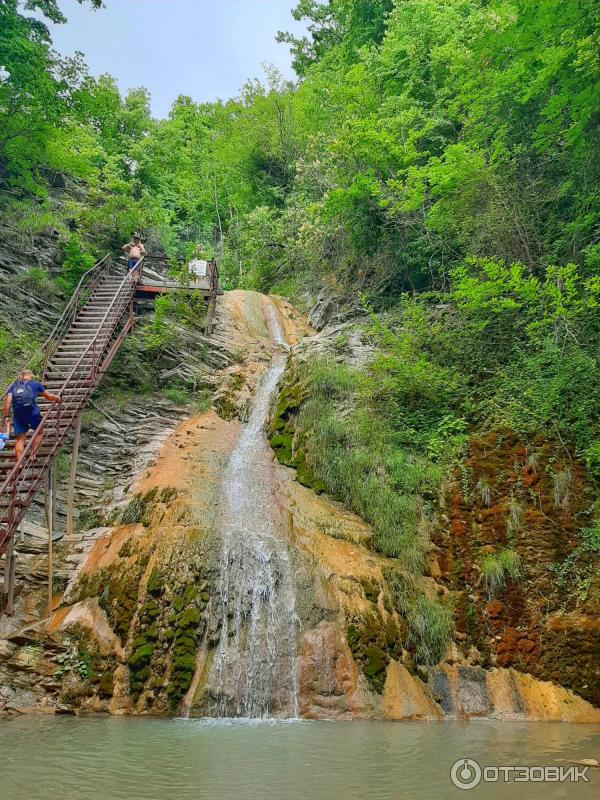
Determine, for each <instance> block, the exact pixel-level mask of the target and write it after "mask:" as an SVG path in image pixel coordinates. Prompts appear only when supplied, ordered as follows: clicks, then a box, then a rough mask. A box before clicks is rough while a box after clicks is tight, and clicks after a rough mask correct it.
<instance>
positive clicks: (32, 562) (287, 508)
mask: <svg viewBox="0 0 600 800" xmlns="http://www.w3.org/2000/svg"><path fill="white" fill-rule="evenodd" d="M270 314H273V315H274V316H275V317H276V321H277V324H278V325H279V326H280V329H281V330H282V331H283V334H284V337H285V339H286V341H287V343H288V345H290V346H291V347H292V351H291V354H290V355H289V361H288V370H293V364H294V361H295V359H298V358H300V359H302V358H306V357H307V354H308V353H309V351H310V350H311V349H312V350H319V349H320V348H321V349H323V348H327V347H328V346H329V345H328V342H334V341H335V340H336V339H337V338H338V337H339V330H338V329H337V328H335V327H333V328H330V329H329V330H327V329H326V330H325V331H324V332H323V334H321V335H320V336H319V337H316V338H315V337H311V336H310V335H311V334H312V333H313V331H312V330H311V328H310V326H309V325H308V323H307V322H306V321H305V320H304V319H303V318H302V317H301V316H300V315H299V314H298V313H297V312H295V310H294V309H293V308H292V307H291V306H290V305H289V304H287V303H286V302H284V301H282V300H279V299H277V298H274V299H272V300H268V299H267V298H264V297H263V296H261V295H258V294H256V293H253V292H230V293H227V294H226V295H225V296H224V297H223V298H222V299H221V300H220V301H219V308H218V313H217V318H216V324H215V332H214V334H213V336H212V337H211V338H210V340H207V341H205V342H203V345H205V346H206V348H207V351H208V353H209V354H210V355H209V356H208V358H212V366H211V370H212V378H211V380H212V382H213V388H214V397H213V408H212V409H211V410H209V411H207V412H205V413H201V414H192V415H189V414H185V412H184V410H183V409H176V408H174V407H173V406H172V404H168V403H165V404H161V403H155V402H152V403H150V404H148V406H147V407H144V408H143V409H141V411H140V409H135V410H134V409H132V408H125V409H123V410H121V411H119V412H116V413H115V415H114V419H113V421H112V422H111V421H110V420H107V419H105V418H104V419H100V420H96V421H95V422H94V427H93V428H92V429H90V430H89V431H88V434H87V438H86V443H85V447H84V451H83V458H82V460H81V466H80V470H79V473H78V499H79V504H80V507H81V512H82V513H81V514H80V525H79V530H78V532H77V533H76V534H75V535H74V536H72V537H70V538H67V537H64V538H63V539H62V540H61V542H60V543H58V544H57V550H58V575H59V578H60V585H58V586H57V597H56V608H55V611H54V613H53V615H52V617H51V618H50V619H49V620H45V621H43V622H42V623H41V624H39V623H38V622H37V620H39V619H40V618H41V617H43V616H44V613H43V607H44V597H45V589H44V586H43V579H44V578H45V573H44V569H45V561H44V555H43V552H42V547H41V546H39V545H38V546H37V547H36V546H35V543H34V542H33V540H32V539H31V537H26V540H25V542H23V543H22V545H20V562H19V563H20V576H19V577H20V580H21V586H22V589H21V592H20V595H19V598H18V603H17V613H16V615H15V616H14V617H13V618H11V619H8V618H3V619H2V621H1V623H0V625H1V627H0V637H1V638H0V684H1V685H2V688H1V689H0V709H2V710H4V712H5V713H18V712H23V713H24V712H27V711H48V712H56V711H63V712H67V711H77V712H81V711H109V712H111V713H114V714H130V713H137V714H158V715H174V714H181V713H184V714H189V715H191V716H195V715H205V714H208V713H211V712H212V711H213V710H214V708H215V707H217V708H218V707H220V706H219V705H218V704H219V703H222V702H225V707H226V708H229V707H230V706H229V705H228V703H229V700H232V699H235V697H234V696H235V693H236V688H235V687H233V688H228V689H223V687H221V686H219V680H218V678H216V677H215V675H216V674H218V673H216V672H215V664H216V663H217V662H218V660H219V658H221V659H223V656H222V653H223V652H224V648H228V647H229V643H230V640H237V639H239V642H238V644H237V650H235V648H234V650H235V652H238V651H239V652H240V653H245V656H244V657H245V658H248V657H249V656H248V648H247V647H246V645H247V643H248V642H253V641H256V646H257V647H258V648H259V650H260V649H261V648H263V646H264V653H265V654H266V655H265V656H264V658H271V655H270V654H272V653H273V652H274V653H275V655H274V656H272V657H273V659H274V662H273V663H275V666H277V664H276V662H278V660H281V659H282V658H289V657H290V651H289V648H292V647H293V650H294V652H293V675H294V696H293V700H292V701H289V702H293V705H294V707H293V708H291V707H290V706H289V702H288V700H289V698H287V699H284V701H282V700H281V698H280V696H279V694H280V693H278V692H279V689H280V688H281V687H280V686H278V685H277V683H278V681H279V679H277V680H274V681H273V682H272V684H269V686H267V688H266V689H265V688H264V687H262V688H261V691H263V690H264V691H265V692H266V694H265V697H266V702H267V707H268V710H269V711H270V712H271V713H282V714H289V713H291V712H293V713H294V714H297V715H298V716H301V717H305V718H311V719H314V718H318V719H353V718H387V719H442V718H445V717H471V716H489V717H496V718H502V719H545V720H569V721H578V722H586V721H595V722H598V721H600V711H598V710H597V709H595V708H594V707H593V706H592V705H591V704H590V703H588V702H586V701H585V700H584V699H582V697H579V696H577V695H576V694H574V692H573V691H571V690H569V689H566V688H562V687H561V686H560V685H558V683H553V682H551V681H548V680H540V679H538V678H535V677H533V676H532V675H530V674H526V673H527V672H535V671H536V670H535V668H534V665H533V662H532V661H530V662H527V663H526V662H524V661H523V662H519V663H513V662H512V661H511V660H510V659H509V660H505V661H501V660H499V659H498V658H495V659H492V658H491V656H490V654H491V652H492V648H491V647H490V645H489V641H490V640H489V637H488V638H486V637H485V635H484V634H481V635H480V637H479V638H476V637H475V636H473V635H471V634H470V633H465V626H464V622H463V620H464V616H463V615H462V614H460V613H459V615H458V623H457V630H456V631H455V634H456V635H455V637H454V641H453V642H452V643H451V645H450V646H449V647H448V651H447V653H446V654H445V656H444V658H443V660H442V662H441V663H440V664H438V665H436V666H433V667H425V666H422V665H421V666H419V665H415V662H414V659H413V658H412V656H411V654H410V653H409V652H408V651H407V650H406V649H405V646H404V645H405V637H406V629H405V621H404V619H403V618H402V615H401V614H400V613H399V612H398V610H397V607H396V604H395V601H394V586H393V581H394V576H397V575H398V573H399V567H398V565H397V563H396V562H395V560H394V559H390V558H386V557H385V556H383V555H381V554H379V553H377V552H375V551H374V549H373V547H372V537H373V531H372V530H371V528H370V526H369V525H367V524H366V523H365V522H364V521H363V520H362V519H361V518H359V517H358V516H356V515H355V514H353V513H351V512H350V511H349V510H348V509H347V508H345V507H344V506H343V505H342V504H341V503H340V502H338V501H336V500H335V499H333V498H331V497H330V496H328V495H327V494H326V493H324V492H323V491H322V489H323V487H320V486H314V485H311V482H310V480H308V479H307V475H305V474H304V473H303V465H302V463H298V464H296V467H288V466H284V465H283V464H279V463H277V461H276V460H275V458H274V457H273V456H272V455H268V454H266V453H267V451H260V454H259V456H258V457H257V460H256V462H255V464H254V468H253V473H254V475H253V478H254V479H255V481H256V485H257V487H258V491H259V494H258V495H257V496H258V497H262V498H268V501H265V502H268V505H269V513H272V514H274V515H276V518H277V520H278V522H277V530H276V532H275V534H273V535H274V536H275V538H277V545H276V548H275V545H273V549H270V550H269V552H268V554H267V555H268V558H267V560H266V562H265V564H270V568H273V569H274V572H273V576H274V577H273V583H272V585H270V586H268V587H266V588H264V591H263V592H262V596H261V597H260V598H259V600H257V601H256V603H254V605H253V604H252V602H251V601H249V600H247V599H245V597H244V596H240V599H239V603H240V614H239V618H238V619H237V620H236V611H235V608H233V607H232V606H231V605H227V604H226V603H224V601H223V592H224V589H223V571H224V569H223V564H224V563H227V564H230V565H231V568H232V569H233V568H234V566H235V564H234V561H232V560H231V559H232V558H234V556H233V555H230V559H229V561H225V562H224V560H223V527H222V520H220V518H219V515H220V513H221V507H222V503H223V491H224V486H223V481H224V476H225V475H227V474H228V473H227V467H228V465H229V464H230V463H231V459H232V454H234V453H236V452H237V450H236V448H238V447H239V442H240V436H241V434H242V431H243V429H244V428H243V426H244V423H245V421H246V420H247V419H248V417H249V415H250V416H252V402H253V397H255V395H256V391H257V387H258V385H259V384H260V382H261V380H262V378H263V377H264V376H265V375H266V374H267V372H268V370H269V368H270V365H271V363H272V360H273V359H274V358H281V357H282V355H283V356H284V357H285V356H286V353H285V350H284V349H283V348H282V347H281V346H280V345H278V344H277V343H275V342H274V341H273V338H272V335H271V331H270V324H271V323H270V320H269V315H270ZM352 335H353V334H352V333H351V332H350V334H349V337H350V339H351V337H352ZM361 348H363V345H362V343H361V340H360V337H357V338H356V342H355V346H353V347H350V348H349V352H350V357H351V358H353V359H355V361H356V363H359V362H360V360H361V358H364V357H365V355H366V354H365V353H364V352H361ZM206 358H207V357H205V360H204V362H203V363H206ZM207 369H208V367H207ZM284 387H285V383H284ZM280 402H281V398H280ZM278 410H279V413H281V412H282V410H283V409H282V408H279V409H277V408H274V417H273V419H274V420H275V421H276V420H277V418H278V417H277V414H278ZM136 415H137V418H136V419H135V420H134V419H133V417H134V416H136ZM120 426H122V427H124V428H126V431H122V430H121V429H120ZM275 445H276V446H279V447H282V446H283V443H282V442H278V441H276V442H275ZM265 446H266V445H265ZM229 474H231V473H229ZM122 475H126V476H127V478H126V480H123V479H122V477H121V476H122ZM107 478H108V480H107ZM315 490H316V491H315ZM100 498H101V500H100ZM451 508H452V509H454V512H453V513H454V516H453V517H452V519H450V516H449V517H448V520H449V522H448V525H445V523H444V520H443V518H442V517H440V527H439V530H440V533H439V535H438V534H436V538H435V542H434V544H433V545H432V550H431V558H430V559H429V561H428V563H429V575H428V576H427V577H425V578H424V579H423V585H422V587H421V588H422V589H423V591H424V592H426V593H428V594H429V595H430V596H431V597H433V598H435V597H436V596H446V595H448V594H452V593H454V594H456V595H457V596H458V597H459V599H460V598H461V597H462V596H463V594H461V591H462V589H461V586H460V580H459V578H457V579H456V581H457V582H456V583H455V582H453V580H451V577H450V576H454V575H457V574H459V573H458V572H457V569H456V567H454V568H452V567H451V566H450V564H451V563H452V562H451V559H452V558H455V559H456V558H457V555H456V554H457V552H458V551H457V548H458V547H459V546H461V543H462V541H463V540H461V539H460V538H459V539H457V540H452V541H453V542H454V544H453V543H452V542H451V543H449V542H448V541H447V540H445V539H444V536H450V535H451V534H452V530H453V528H452V527H451V524H452V525H454V528H456V523H455V522H454V520H455V518H457V519H458V518H460V519H461V520H462V519H463V517H464V516H465V514H466V512H467V509H466V504H465V502H464V500H462V499H461V500H460V502H459V501H458V500H456V501H455V504H454V505H453V506H451ZM90 510H93V512H94V515H95V516H94V517H91V516H89V512H90ZM262 510H264V509H262ZM262 510H261V511H262ZM257 513H258V512H257ZM241 518H243V519H246V520H247V517H243V515H241ZM89 520H92V521H93V522H95V523H98V522H102V523H103V524H102V525H98V524H95V525H94V526H90V525H89V524H86V523H88V521H89ZM465 524H466V523H465ZM238 533H239V537H240V541H241V542H242V543H243V540H244V537H248V538H250V537H251V536H254V535H255V532H254V531H253V530H250V529H249V528H247V529H245V528H244V526H243V525H240V527H239V531H238ZM27 551H29V552H27ZM275 552H277V553H278V554H279V556H278V558H280V559H281V558H282V557H283V556H285V559H289V564H290V574H291V575H292V579H293V586H291V587H289V591H291V592H292V593H293V600H294V602H293V608H291V609H290V614H289V618H287V619H284V620H280V627H279V628H277V629H276V628H273V627H269V620H268V619H265V627H264V631H265V633H264V636H265V637H267V639H268V632H269V630H278V631H279V632H278V634H277V636H278V639H279V640H280V639H281V637H282V636H283V635H284V633H283V632H282V631H284V630H285V631H286V632H287V633H286V634H285V635H286V637H287V635H288V633H289V639H290V645H289V647H288V648H287V649H286V651H285V653H282V655H278V652H279V651H277V650H276V649H275V650H270V649H269V648H270V647H271V648H272V647H275V644H274V643H271V644H269V642H268V641H266V640H265V641H264V642H263V641H262V640H261V636H262V635H263V634H261V633H260V631H261V630H262V628H260V620H255V621H253V615H252V609H261V611H260V612H257V613H260V614H263V613H264V614H265V615H266V617H268V610H269V608H273V609H277V608H278V606H277V603H276V602H275V601H274V602H273V604H272V605H269V602H268V601H269V597H270V595H269V592H271V593H273V596H274V595H275V593H276V592H277V591H280V590H281V585H282V582H283V581H284V580H285V574H284V567H283V566H282V565H281V564H280V565H279V566H277V565H275V567H273V558H274V556H273V555H272V554H273V553H275ZM282 554H283V556H282ZM454 563H455V562H454ZM460 574H462V573H460ZM278 587H279V588H278ZM250 590H251V587H249V588H248V590H247V591H250ZM261 591H262V590H261ZM259 594H260V592H259ZM267 595H269V596H267ZM246 602H248V603H249V605H248V606H247V608H248V609H249V611H248V612H247V613H246V612H245V611H244V608H246V605H245V604H246ZM481 602H482V603H483V601H481ZM459 608H460V605H459ZM492 611H493V609H489V608H486V610H485V613H486V614H488V615H489V616H490V618H491V617H492ZM278 613H281V611H279V612H278ZM505 613H508V612H504V609H503V608H500V609H498V610H497V614H496V617H495V618H496V619H499V620H504V616H503V615H504V614H505ZM254 623H256V630H257V631H259V633H258V634H257V636H256V638H255V639H253V638H252V637H253V633H252V630H253V628H252V626H253V624H254ZM509 623H510V619H507V621H506V623H504V625H505V627H506V626H508V625H509ZM512 624H513V625H514V621H513V623H512ZM505 627H504V628H502V631H504V630H505ZM495 630H496V629H495ZM497 630H499V631H500V627H498V628H497ZM224 631H226V634H225V635H224ZM500 635H502V634H500ZM498 641H501V640H498ZM234 643H235V641H234ZM498 650H500V651H501V652H502V648H500V647H499V646H498V645H495V652H496V653H497V652H498ZM261 653H262V650H261ZM261 653H259V654H258V656H257V659H256V660H255V661H253V662H252V663H256V664H259V665H260V663H261V660H260V659H261V658H262V657H263V656H261ZM255 655H256V654H255ZM253 657H254V656H253ZM240 663H241V662H240ZM595 663H597V662H595ZM528 664H529V665H531V668H530V669H527V665H528ZM282 674H283V673H282ZM561 674H562V673H561ZM238 677H239V680H242V675H241V674H240V675H239V676H238ZM542 677H549V678H554V677H555V675H552V674H545V675H543V676H542ZM281 680H283V679H281ZM576 688H578V687H576ZM257 691H258V689H257ZM227 692H229V694H230V695H231V697H229V700H228V699H227V697H225V701H224V700H223V696H224V693H225V694H227ZM238 701H239V698H238ZM286 704H287V705H286ZM278 709H281V712H279V711H278Z"/></svg>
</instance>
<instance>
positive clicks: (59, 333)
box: [41, 253, 114, 380]
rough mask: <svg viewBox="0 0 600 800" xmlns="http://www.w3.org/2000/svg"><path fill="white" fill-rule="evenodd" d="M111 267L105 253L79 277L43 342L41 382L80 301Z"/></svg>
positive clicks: (78, 308)
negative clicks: (69, 297)
mask: <svg viewBox="0 0 600 800" xmlns="http://www.w3.org/2000/svg"><path fill="white" fill-rule="evenodd" d="M113 266H114V265H113V261H112V257H111V255H110V253H107V254H106V255H105V256H104V258H101V259H100V261H97V262H96V263H95V264H94V266H93V267H90V269H88V271H87V272H85V273H84V274H83V275H82V276H81V279H80V280H79V283H78V284H77V286H76V288H75V291H74V292H73V294H72V295H71V299H70V300H69V302H68V303H67V305H66V306H65V308H64V310H63V312H62V314H61V315H60V317H59V318H58V320H57V321H56V325H55V326H54V328H53V329H52V332H51V333H50V335H49V336H48V338H47V339H46V341H45V342H44V345H43V348H42V352H43V354H44V366H43V368H42V373H41V377H42V380H43V378H44V376H45V373H46V367H47V366H48V361H49V360H50V358H51V357H52V355H53V354H54V353H55V351H56V348H57V347H58V344H59V343H60V342H61V340H62V338H63V336H64V335H65V333H66V332H67V331H68V330H69V328H70V327H71V325H72V324H73V321H74V320H75V317H76V316H77V314H78V313H79V311H80V310H81V305H80V303H81V300H82V299H83V304H85V303H86V302H87V300H88V299H89V295H91V293H92V292H93V291H94V289H95V288H96V287H97V286H98V284H99V283H100V280H101V279H102V278H103V277H105V275H107V274H109V273H110V270H111V269H112V268H113ZM84 293H89V294H88V296H87V297H84Z"/></svg>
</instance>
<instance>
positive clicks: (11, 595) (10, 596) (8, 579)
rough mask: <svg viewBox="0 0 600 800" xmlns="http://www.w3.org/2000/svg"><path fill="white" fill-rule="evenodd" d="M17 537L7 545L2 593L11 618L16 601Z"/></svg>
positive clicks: (11, 539) (5, 608) (11, 538)
mask: <svg viewBox="0 0 600 800" xmlns="http://www.w3.org/2000/svg"><path fill="white" fill-rule="evenodd" d="M15 561H16V559H15V537H14V535H13V536H11V537H10V539H9V540H8V543H7V545H6V552H5V554H4V584H3V586H2V593H3V595H4V610H5V611H6V613H7V614H8V615H9V616H10V614H12V613H13V605H14V599H15Z"/></svg>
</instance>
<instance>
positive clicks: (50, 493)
mask: <svg viewBox="0 0 600 800" xmlns="http://www.w3.org/2000/svg"><path fill="white" fill-rule="evenodd" d="M47 500H48V502H47V507H46V517H47V519H48V616H49V617H50V616H52V584H53V566H54V565H53V563H52V557H53V553H52V547H53V544H54V542H53V536H54V466H51V467H50V469H49V471H48V494H47Z"/></svg>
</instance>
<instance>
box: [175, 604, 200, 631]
mask: <svg viewBox="0 0 600 800" xmlns="http://www.w3.org/2000/svg"><path fill="white" fill-rule="evenodd" d="M199 622H200V612H199V611H198V609H197V608H195V607H193V606H192V607H191V608H186V610H185V611H183V612H182V613H181V614H179V616H178V617H177V627H178V628H189V627H190V626H192V625H198V623H199Z"/></svg>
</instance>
